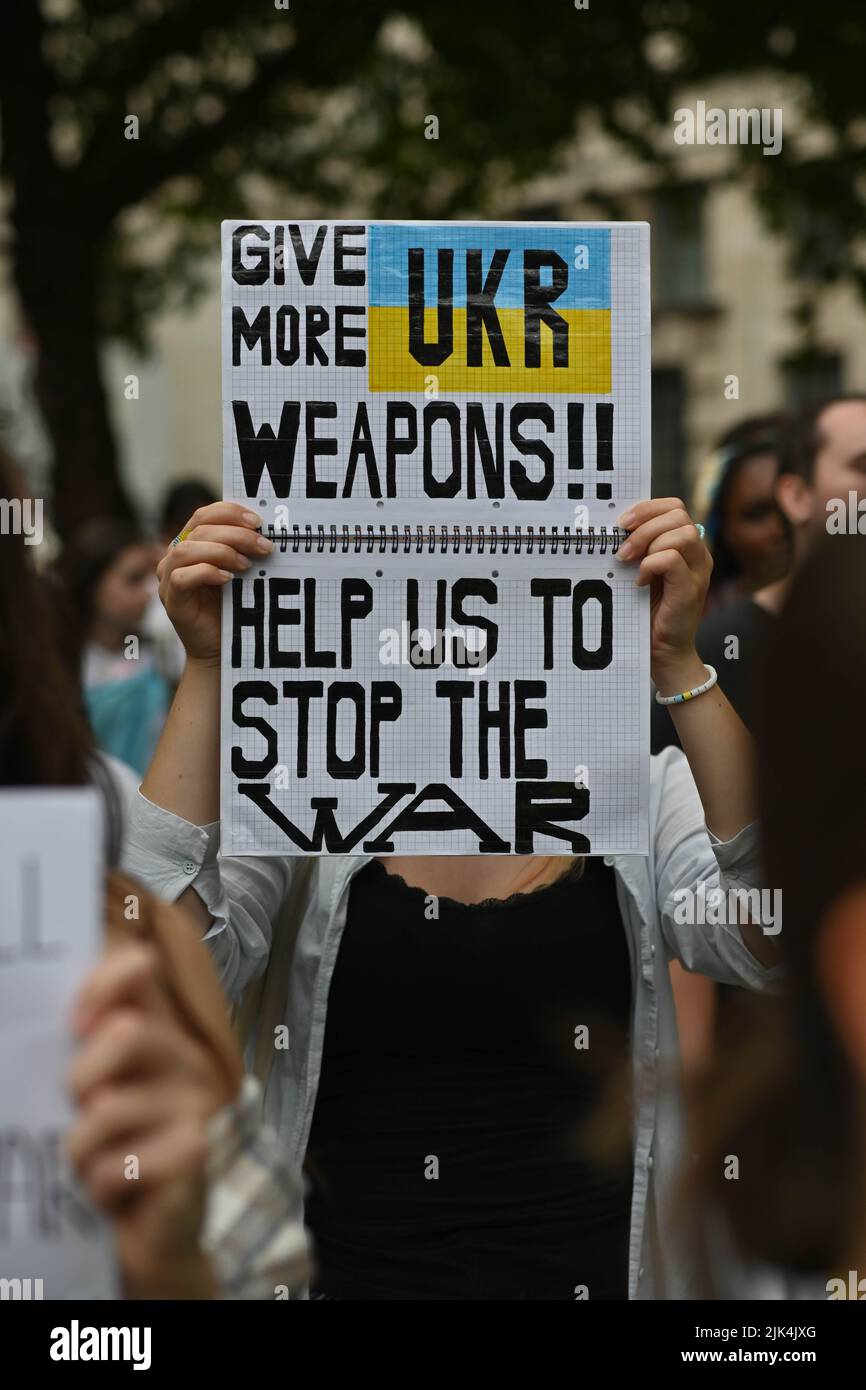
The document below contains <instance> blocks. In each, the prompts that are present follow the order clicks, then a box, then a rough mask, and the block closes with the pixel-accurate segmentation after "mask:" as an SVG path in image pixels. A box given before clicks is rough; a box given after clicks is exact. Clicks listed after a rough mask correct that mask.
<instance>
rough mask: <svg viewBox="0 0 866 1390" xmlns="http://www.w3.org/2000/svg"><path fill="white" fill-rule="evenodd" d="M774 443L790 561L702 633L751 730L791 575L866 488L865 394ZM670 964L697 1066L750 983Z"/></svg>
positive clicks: (687, 1054)
mask: <svg viewBox="0 0 866 1390" xmlns="http://www.w3.org/2000/svg"><path fill="white" fill-rule="evenodd" d="M768 418H769V417H768ZM776 447H777V451H778V460H779V462H778V476H777V478H776V484H775V496H776V501H777V503H778V507H779V510H780V512H781V514H782V515H783V516H784V518H785V522H786V525H787V527H788V528H789V531H790V537H791V542H790V553H791V565H790V568H789V570H788V571H787V572H786V573H785V574H784V575H782V576H781V577H780V578H777V579H776V580H775V581H774V582H773V583H771V584H767V585H766V586H765V587H764V588H762V589H759V590H757V591H756V592H755V593H752V594H744V595H743V596H742V597H741V598H739V599H735V600H734V601H733V602H731V603H728V604H725V605H724V606H723V607H721V608H718V609H717V610H716V611H714V612H713V613H711V614H710V615H709V616H708V617H706V618H705V619H704V620H703V622H702V623H701V625H700V626H699V628H698V632H697V636H696V638H695V645H696V647H697V649H698V652H699V653H700V655H701V657H702V659H703V660H704V661H705V662H707V663H708V664H709V665H711V666H713V667H715V669H716V670H717V671H718V674H719V685H720V686H721V687H722V688H723V689H724V691H725V694H726V695H727V697H728V699H729V700H730V702H731V704H732V705H733V706H734V709H735V710H736V711H737V713H738V714H739V716H740V718H741V719H742V720H743V723H744V724H745V725H746V727H747V728H749V729H753V727H754V722H755V692H756V688H757V680H758V673H759V670H760V668H761V665H762V661H763V657H764V653H765V650H766V647H767V644H768V643H769V642H770V640H771V639H772V636H773V632H774V629H775V625H776V622H777V619H778V614H779V612H780V611H781V609H782V607H783V605H784V603H785V599H786V596H787V593H788V589H789V587H790V585H791V583H792V581H793V576H794V575H795V573H796V571H797V569H798V568H799V567H800V565H801V564H802V563H803V562H804V560H805V559H806V557H807V556H808V555H809V554H810V553H811V551H812V549H813V547H814V546H815V543H816V541H818V540H819V539H820V538H821V537H822V536H823V535H825V534H826V530H827V519H828V503H830V502H832V500H833V499H837V498H838V499H845V500H847V498H848V495H849V492H853V493H854V494H855V495H856V496H858V497H864V496H866V394H864V393H859V392H851V393H846V394H843V395H838V396H832V397H830V398H828V399H827V400H825V401H821V402H819V403H818V404H817V405H815V406H814V407H812V408H810V409H807V410H804V411H800V412H799V413H797V414H794V415H792V416H789V417H787V418H786V419H785V420H784V422H783V423H782V427H781V428H780V430H779V433H778V439H777V446H776ZM651 733H652V750H653V752H654V753H655V752H659V751H660V750H661V749H662V748H664V747H666V746H667V745H668V744H677V743H678V741H679V740H678V738H677V733H676V729H675V728H674V725H673V722H672V721H671V719H670V718H669V717H668V713H667V710H666V709H664V708H663V707H662V706H660V705H657V704H656V702H655V701H653V709H652V716H651ZM671 973H672V979H673V983H674V994H675V997H676V1002H677V1014H678V1018H679V1023H680V1030H681V1036H682V1043H683V1058H684V1062H685V1065H686V1067H687V1069H688V1070H689V1071H690V1072H691V1073H692V1074H696V1073H698V1072H699V1071H700V1069H701V1067H702V1065H703V1064H704V1062H705V1061H706V1059H707V1058H708V1057H709V1055H710V1054H711V1052H712V1048H713V1045H714V1042H715V1040H716V1038H717V1037H718V1034H719V1029H720V1027H724V1028H726V1029H730V1030H731V1032H736V1031H737V1029H738V1027H739V1023H738V1013H739V1005H740V1004H741V1003H742V992H741V991H738V990H736V989H727V988H726V987H724V986H723V987H722V988H721V989H718V988H717V987H716V985H714V984H713V982H712V981H711V980H707V979H704V978H700V977H698V976H694V975H692V976H686V975H685V974H684V972H683V971H681V970H680V969H679V967H678V966H677V965H676V963H675V962H674V963H673V965H672V966H671ZM717 1004H718V1005H719V1007H718V1009H717Z"/></svg>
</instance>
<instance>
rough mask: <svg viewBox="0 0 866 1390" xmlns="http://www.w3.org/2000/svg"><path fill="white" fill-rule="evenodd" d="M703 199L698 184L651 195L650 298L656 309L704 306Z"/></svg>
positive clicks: (703, 195)
mask: <svg viewBox="0 0 866 1390" xmlns="http://www.w3.org/2000/svg"><path fill="white" fill-rule="evenodd" d="M705 202H706V190H705V188H704V186H703V185H702V184H688V185H685V186H684V187H683V188H677V189H670V190H665V191H664V192H658V193H656V194H655V195H654V197H653V208H652V213H651V218H650V225H651V228H652V234H651V235H652V275H653V298H654V300H655V304H656V307H657V308H658V309H693V308H705V307H706V303H707V293H706V265H705V258H706V247H705V233H704V208H705Z"/></svg>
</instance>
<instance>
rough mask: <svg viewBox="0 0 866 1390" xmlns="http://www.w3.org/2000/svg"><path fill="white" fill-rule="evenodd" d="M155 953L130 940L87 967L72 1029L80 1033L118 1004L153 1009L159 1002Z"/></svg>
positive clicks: (85, 1031) (142, 944)
mask: <svg viewBox="0 0 866 1390" xmlns="http://www.w3.org/2000/svg"><path fill="white" fill-rule="evenodd" d="M158 980H159V957H158V956H157V954H156V952H155V951H154V949H153V948H152V947H151V946H146V945H145V944H144V943H143V942H138V941H130V942H128V943H125V944H124V945H122V946H117V947H115V948H114V949H112V950H111V951H109V952H108V953H107V954H106V955H105V957H104V958H103V959H102V960H101V961H100V962H99V964H98V965H97V966H96V967H95V969H93V970H91V972H90V974H89V975H88V977H87V979H86V980H85V982H84V986H83V988H82V990H81V992H80V994H79V995H78V998H77V1000H76V1002H75V1006H74V1008H73V1012H72V1020H71V1024H72V1031H73V1033H75V1034H76V1036H78V1037H82V1036H83V1035H84V1034H85V1033H87V1032H88V1031H89V1030H90V1029H92V1028H93V1027H94V1026H95V1025H96V1024H97V1023H98V1021H99V1020H100V1018H102V1017H103V1016H104V1015H105V1014H106V1013H107V1012H108V1011H109V1010H111V1009H116V1008H118V1007H119V1006H120V1005H122V1004H127V1005H137V1006H138V1007H140V1008H152V1009H156V1008H158V1007H159V1005H160V1003H161V994H160V989H159V984H158Z"/></svg>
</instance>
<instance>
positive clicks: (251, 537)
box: [156, 502, 273, 664]
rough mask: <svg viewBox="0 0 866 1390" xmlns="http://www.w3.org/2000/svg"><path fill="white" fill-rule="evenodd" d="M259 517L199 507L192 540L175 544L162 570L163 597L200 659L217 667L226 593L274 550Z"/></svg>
mask: <svg viewBox="0 0 866 1390" xmlns="http://www.w3.org/2000/svg"><path fill="white" fill-rule="evenodd" d="M258 525H259V518H258V517H257V516H256V515H255V513H254V512H250V511H247V509H246V508H245V507H243V506H240V505H239V504H238V503H236V502H213V503H211V505H210V506H208V507H199V509H198V511H197V512H194V513H193V515H192V516H191V517H190V519H189V521H188V522H187V524H186V526H185V527H184V530H185V531H186V532H187V535H186V538H185V539H184V540H182V541H181V542H180V544H179V545H173V546H170V547H169V549H168V550H167V551H166V553H165V555H164V556H163V558H162V559H161V560H160V562H159V565H158V566H157V571H156V573H157V576H158V578H159V596H160V598H161V599H162V603H163V607H164V608H165V611H166V612H167V613H168V616H169V617H170V618H171V621H172V624H173V625H174V628H175V631H176V632H177V635H178V637H179V638H180V640H181V641H182V642H183V645H184V647H185V648H186V654H187V656H188V657H189V658H190V659H191V660H194V661H204V662H208V663H210V664H216V663H217V662H218V661H219V655H220V607H221V600H220V590H221V589H222V587H223V585H224V584H225V583H227V581H228V580H229V579H233V578H234V576H235V575H238V574H243V573H244V572H245V571H246V570H248V569H249V568H250V566H251V564H253V563H254V561H255V560H257V559H258V560H260V559H262V558H263V557H264V556H265V555H269V554H270V552H271V551H272V550H273V543H272V542H271V541H269V540H268V539H267V537H266V536H262V535H260V534H259V533H258V532H257V530H256V527H257V526H258Z"/></svg>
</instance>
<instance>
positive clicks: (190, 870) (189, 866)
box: [183, 859, 198, 874]
mask: <svg viewBox="0 0 866 1390" xmlns="http://www.w3.org/2000/svg"><path fill="white" fill-rule="evenodd" d="M197 867H198V866H197V865H196V864H194V863H193V862H192V860H191V859H186V860H185V861H184V865H183V871H184V873H185V874H194V873H195V871H196V869H197Z"/></svg>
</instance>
